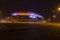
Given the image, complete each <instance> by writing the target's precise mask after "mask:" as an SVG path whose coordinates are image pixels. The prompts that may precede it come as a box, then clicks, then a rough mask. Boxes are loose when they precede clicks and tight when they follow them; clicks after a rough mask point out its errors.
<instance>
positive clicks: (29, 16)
mask: <svg viewBox="0 0 60 40" xmlns="http://www.w3.org/2000/svg"><path fill="white" fill-rule="evenodd" d="M11 18H13V19H14V20H18V21H19V22H39V21H42V20H43V19H44V18H43V16H42V15H39V14H36V13H34V12H15V13H12V16H11Z"/></svg>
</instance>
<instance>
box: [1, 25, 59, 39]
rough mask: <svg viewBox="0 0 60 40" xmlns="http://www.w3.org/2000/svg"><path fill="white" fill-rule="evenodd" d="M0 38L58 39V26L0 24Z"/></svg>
mask: <svg viewBox="0 0 60 40" xmlns="http://www.w3.org/2000/svg"><path fill="white" fill-rule="evenodd" d="M0 40H60V27H54V26H51V25H49V26H44V24H42V25H40V24H0Z"/></svg>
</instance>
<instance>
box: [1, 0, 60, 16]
mask: <svg viewBox="0 0 60 40" xmlns="http://www.w3.org/2000/svg"><path fill="white" fill-rule="evenodd" d="M57 5H60V1H59V0H36V1H35V0H2V1H1V6H0V8H1V9H2V10H3V11H4V12H5V13H4V14H6V15H10V14H11V12H14V11H24V10H29V11H34V12H37V13H39V14H41V15H43V16H51V15H52V13H51V10H53V9H54V8H55V7H56V6H57Z"/></svg>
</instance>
